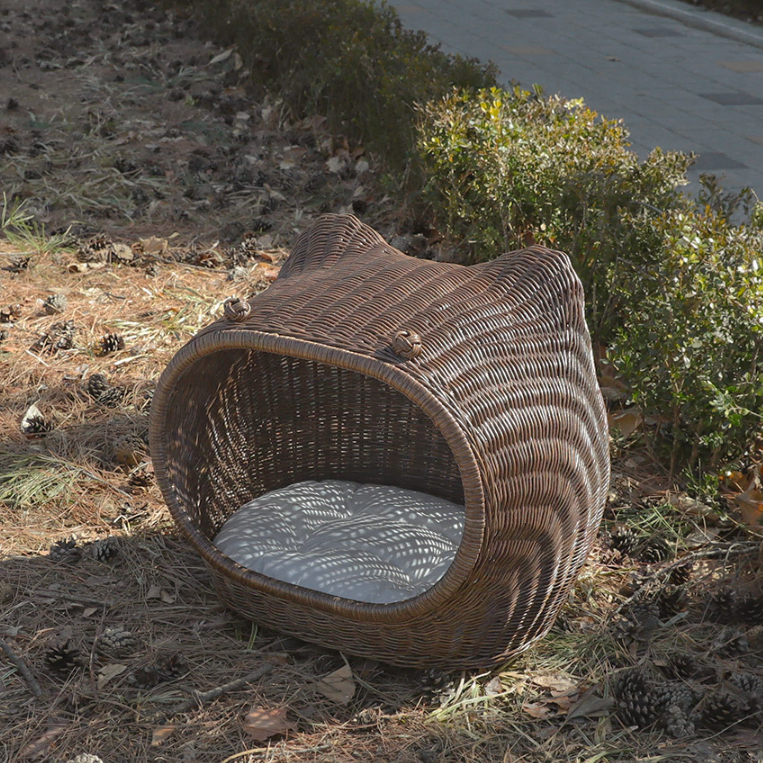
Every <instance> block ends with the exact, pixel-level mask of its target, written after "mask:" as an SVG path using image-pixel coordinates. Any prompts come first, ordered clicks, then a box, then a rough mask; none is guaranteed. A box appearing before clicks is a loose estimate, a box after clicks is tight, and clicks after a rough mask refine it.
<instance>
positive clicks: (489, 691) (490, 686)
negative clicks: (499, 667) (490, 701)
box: [485, 676, 504, 697]
mask: <svg viewBox="0 0 763 763" xmlns="http://www.w3.org/2000/svg"><path fill="white" fill-rule="evenodd" d="M503 693H504V691H503V684H502V683H501V677H500V676H496V677H495V678H493V679H492V680H491V681H490V682H489V683H487V684H486V685H485V696H486V697H495V696H496V695H498V694H503Z"/></svg>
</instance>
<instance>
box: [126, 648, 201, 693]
mask: <svg viewBox="0 0 763 763" xmlns="http://www.w3.org/2000/svg"><path fill="white" fill-rule="evenodd" d="M187 672H188V663H187V662H186V661H185V659H184V658H183V657H182V655H180V654H173V655H171V656H169V657H164V658H162V659H160V660H157V662H155V663H154V664H153V665H148V666H146V667H142V668H138V669H137V670H136V671H135V672H134V673H133V674H132V675H131V676H130V679H129V680H130V682H131V683H134V684H136V685H137V686H138V687H140V688H141V689H152V688H153V687H154V686H158V685H159V684H161V683H165V682H167V681H173V680H175V679H176V678H179V677H180V676H182V675H185V674H186V673H187Z"/></svg>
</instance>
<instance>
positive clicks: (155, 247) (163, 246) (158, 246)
mask: <svg viewBox="0 0 763 763" xmlns="http://www.w3.org/2000/svg"><path fill="white" fill-rule="evenodd" d="M138 243H139V244H140V247H141V248H142V249H143V251H144V252H145V253H146V254H164V253H165V252H166V251H167V249H168V248H169V242H168V241H167V239H166V238H157V237H156V236H150V237H149V238H140V239H138Z"/></svg>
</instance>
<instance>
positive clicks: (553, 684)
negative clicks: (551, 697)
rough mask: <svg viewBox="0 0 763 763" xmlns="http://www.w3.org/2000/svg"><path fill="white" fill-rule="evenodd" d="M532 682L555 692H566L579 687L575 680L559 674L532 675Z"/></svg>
mask: <svg viewBox="0 0 763 763" xmlns="http://www.w3.org/2000/svg"><path fill="white" fill-rule="evenodd" d="M530 682H531V683H533V684H535V685H536V686H540V687H541V688H543V689H549V690H550V691H552V692H553V693H554V694H565V693H567V692H570V691H572V690H573V689H576V688H577V684H576V683H575V681H572V680H571V679H569V678H567V677H565V676H559V675H551V674H549V675H543V676H531V677H530Z"/></svg>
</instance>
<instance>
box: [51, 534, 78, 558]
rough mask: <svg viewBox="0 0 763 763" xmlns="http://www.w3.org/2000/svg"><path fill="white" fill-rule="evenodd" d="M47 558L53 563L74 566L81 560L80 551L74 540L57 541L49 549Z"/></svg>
mask: <svg viewBox="0 0 763 763" xmlns="http://www.w3.org/2000/svg"><path fill="white" fill-rule="evenodd" d="M48 556H49V557H50V558H51V559H52V560H53V561H54V562H66V563H67V564H76V563H77V562H78V561H79V560H80V559H81V558H82V549H81V548H80V547H79V546H78V545H77V541H76V540H75V539H74V538H69V539H68V540H59V541H57V542H56V543H54V544H53V545H52V546H51V547H50V551H49V552H48Z"/></svg>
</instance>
